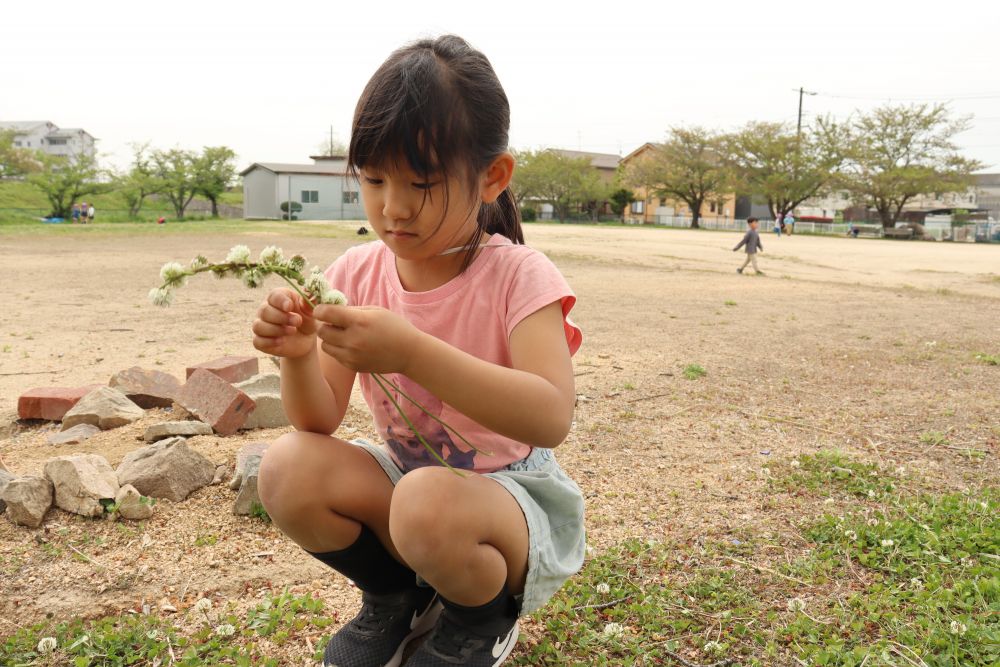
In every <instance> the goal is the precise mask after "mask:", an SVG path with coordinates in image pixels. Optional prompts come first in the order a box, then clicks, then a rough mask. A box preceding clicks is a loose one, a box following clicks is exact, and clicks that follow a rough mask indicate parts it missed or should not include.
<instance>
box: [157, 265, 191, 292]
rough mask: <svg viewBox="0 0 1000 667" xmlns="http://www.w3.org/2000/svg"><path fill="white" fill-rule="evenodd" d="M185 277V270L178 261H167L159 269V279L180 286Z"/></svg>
mask: <svg viewBox="0 0 1000 667" xmlns="http://www.w3.org/2000/svg"><path fill="white" fill-rule="evenodd" d="M186 279H187V271H185V270H184V267H183V266H182V265H181V263H180V262H167V263H166V264H164V265H163V268H161V269H160V280H162V281H163V282H164V283H170V284H171V285H176V286H177V287H180V286H181V285H183V284H184V282H185V280H186Z"/></svg>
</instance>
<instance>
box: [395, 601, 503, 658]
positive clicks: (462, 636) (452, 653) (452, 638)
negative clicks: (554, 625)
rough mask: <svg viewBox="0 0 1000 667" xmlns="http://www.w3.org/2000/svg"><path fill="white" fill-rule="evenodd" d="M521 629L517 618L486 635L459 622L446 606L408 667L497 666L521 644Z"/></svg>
mask: <svg viewBox="0 0 1000 667" xmlns="http://www.w3.org/2000/svg"><path fill="white" fill-rule="evenodd" d="M517 633H518V629H517V621H516V620H515V621H513V622H512V624H511V625H510V626H508V627H507V629H506V630H503V631H501V632H500V633H499V635H490V636H483V635H480V634H477V633H475V632H473V631H472V630H471V629H469V628H467V627H465V626H463V625H460V624H459V623H457V622H456V621H455V619H454V618H453V617H452V615H451V613H450V611H449V610H448V609H445V611H444V613H443V614H441V618H440V619H439V620H438V623H437V625H435V626H434V631H433V632H431V634H430V635H428V636H427V639H425V640H424V643H423V644H422V645H421V646H420V648H418V649H417V651H416V652H415V653H414V654H413V656H412V657H411V658H410V659H409V660H407V661H406V667H435V666H439V665H469V666H470V667H497V665H500V664H502V663H503V661H504V660H506V659H507V656H509V655H510V653H511V651H513V650H514V646H516V645H517Z"/></svg>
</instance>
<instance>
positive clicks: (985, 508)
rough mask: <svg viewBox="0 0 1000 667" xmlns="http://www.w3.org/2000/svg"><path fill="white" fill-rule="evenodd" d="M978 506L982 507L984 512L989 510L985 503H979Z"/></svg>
mask: <svg viewBox="0 0 1000 667" xmlns="http://www.w3.org/2000/svg"><path fill="white" fill-rule="evenodd" d="M979 506H980V507H982V508H983V509H984V510H988V509H989V508H990V506H989V505H988V504H987V503H985V502H982V503H979Z"/></svg>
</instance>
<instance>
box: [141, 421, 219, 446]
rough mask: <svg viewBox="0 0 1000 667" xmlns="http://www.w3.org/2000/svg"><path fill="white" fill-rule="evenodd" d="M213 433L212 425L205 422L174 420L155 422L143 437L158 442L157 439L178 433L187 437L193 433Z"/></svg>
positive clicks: (148, 440)
mask: <svg viewBox="0 0 1000 667" xmlns="http://www.w3.org/2000/svg"><path fill="white" fill-rule="evenodd" d="M212 433H213V431H212V427H211V426H209V425H208V424H206V423H205V422H199V421H183V422H178V421H174V422H164V423H162V424H153V425H152V426H150V427H149V428H147V429H146V434H145V435H143V436H142V438H143V440H145V441H147V442H156V441H157V440H163V439H164V438H172V437H174V436H178V435H179V436H182V437H185V438H187V437H190V436H192V435H212Z"/></svg>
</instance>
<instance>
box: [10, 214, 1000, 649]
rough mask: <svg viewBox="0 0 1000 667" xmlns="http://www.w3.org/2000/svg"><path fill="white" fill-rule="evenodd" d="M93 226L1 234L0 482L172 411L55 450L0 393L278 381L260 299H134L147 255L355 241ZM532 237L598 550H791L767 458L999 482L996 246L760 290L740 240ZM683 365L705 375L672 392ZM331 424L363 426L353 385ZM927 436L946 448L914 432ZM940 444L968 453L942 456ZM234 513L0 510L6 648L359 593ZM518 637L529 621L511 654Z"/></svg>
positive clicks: (913, 246) (219, 458) (319, 259)
mask: <svg viewBox="0 0 1000 667" xmlns="http://www.w3.org/2000/svg"><path fill="white" fill-rule="evenodd" d="M95 227H96V229H89V230H87V233H83V232H82V231H81V232H80V233H63V234H57V235H56V234H53V235H49V234H16V235H15V234H11V235H7V236H0V285H2V290H0V457H2V458H3V460H4V462H5V463H6V465H7V467H8V468H9V469H10V470H11V471H12V472H15V473H18V474H20V473H29V474H38V473H40V471H41V468H42V464H43V463H44V461H45V460H46V459H47V458H49V457H51V456H55V455H59V454H65V453H73V452H96V453H100V454H102V455H104V456H106V457H107V458H108V460H109V461H110V462H111V463H112V464H113V465H114V464H117V463H118V462H119V461H120V460H121V458H122V457H123V456H124V455H125V454H126V453H127V452H128V451H131V450H132V449H134V448H136V447H138V446H140V444H141V443H139V442H138V440H137V437H138V436H140V435H141V433H142V431H143V430H144V428H145V426H147V425H148V424H152V423H156V422H158V421H162V420H165V419H168V418H169V415H168V413H167V412H165V411H151V412H149V413H148V414H147V417H146V418H145V419H144V420H142V421H141V422H139V423H137V424H134V425H131V426H129V427H125V428H121V429H117V430H113V431H108V432H104V433H102V434H100V435H99V436H97V437H94V438H93V439H91V440H89V441H87V442H86V443H85V444H83V445H74V446H68V447H67V446H63V447H56V446H52V445H49V444H47V442H46V436H47V435H49V434H51V433H52V432H53V430H54V429H55V428H56V426H54V425H48V424H22V423H19V422H17V421H16V404H17V398H18V396H19V395H21V394H22V393H23V392H25V391H26V390H28V389H30V388H32V387H35V386H48V385H61V386H75V385H81V384H89V383H98V382H107V380H108V379H109V378H110V377H111V375H113V374H114V373H115V372H117V371H119V370H122V369H125V368H128V367H130V366H134V365H140V366H143V367H147V368H155V369H158V370H161V371H166V372H169V373H173V374H175V375H177V376H178V377H183V376H184V369H185V367H187V366H188V365H192V364H195V363H199V362H202V361H206V360H209V359H212V358H215V357H218V356H221V355H224V354H239V355H257V356H259V357H260V364H261V369H262V370H271V369H272V368H273V366H272V363H271V361H270V360H269V359H268V358H266V357H265V356H263V355H259V354H258V353H257V352H256V351H255V350H254V349H253V347H252V346H251V344H250V336H249V322H250V321H251V320H252V317H253V313H254V311H255V309H256V307H257V303H258V302H259V300H260V298H261V294H255V293H251V292H249V291H248V290H246V288H244V287H242V286H241V285H240V284H239V283H238V282H236V281H221V282H220V281H215V280H214V279H211V278H209V277H201V278H202V279H201V280H195V281H192V283H191V284H190V286H188V287H186V288H184V289H183V290H181V291H180V292H179V293H178V296H177V299H176V302H175V305H174V306H173V307H171V308H169V309H160V308H156V307H153V306H152V305H149V304H148V302H147V301H146V294H147V292H148V291H149V289H150V288H151V287H152V286H154V285H155V284H156V283H157V278H158V272H159V267H160V266H161V265H162V264H163V263H164V262H166V261H169V260H180V261H187V260H189V259H190V258H191V257H193V256H194V255H195V254H197V253H198V252H202V253H204V254H206V255H207V256H208V257H210V258H213V259H214V258H221V257H223V256H224V255H225V253H226V251H227V250H228V248H229V247H230V246H232V245H234V244H236V243H246V244H247V245H249V246H250V247H251V248H252V249H253V250H259V249H260V248H262V247H263V246H264V245H269V244H276V245H280V246H282V247H284V249H285V251H286V253H291V252H300V253H302V254H305V255H306V257H307V258H309V260H310V261H312V262H315V263H319V264H324V265H325V264H326V263H328V262H329V261H331V260H332V259H333V258H334V257H336V256H337V255H338V254H339V253H340V252H341V251H343V249H345V248H346V247H348V246H349V245H352V244H354V243H357V242H358V237H356V236H355V235H354V234H353V230H354V229H355V228H356V225H352V224H346V223H345V224H343V225H331V224H329V223H324V224H322V225H319V224H316V225H314V226H313V227H310V225H306V224H302V225H299V226H298V227H296V228H294V229H292V228H289V227H285V226H281V225H249V224H248V225H247V231H246V232H245V233H242V234H239V235H235V236H234V235H232V234H226V235H216V234H197V235H186V234H182V233H177V232H176V231H174V230H172V231H170V232H169V233H162V234H161V233H142V234H136V235H134V236H133V235H128V236H127V235H124V234H121V233H117V232H116V233H103V232H102V231H101V226H100V225H97V226H95ZM310 229H315V230H323V231H324V236H323V237H322V238H312V237H310V236H309V234H310V233H311V232H310V231H308V230H310ZM303 230H306V231H303ZM331 230H335V231H333V232H331ZM527 236H528V241H529V243H530V244H532V245H533V246H535V247H537V248H539V249H541V250H543V251H545V252H546V253H547V254H549V256H550V257H551V258H552V259H553V261H555V262H556V264H557V265H558V266H559V267H560V269H561V270H562V271H563V272H564V274H565V275H566V276H567V278H568V279H569V281H570V283H571V285H573V287H574V289H575V290H576V291H577V293H578V296H579V304H578V306H577V308H576V310H575V311H574V313H573V316H574V319H576V320H577V322H578V323H579V324H580V325H581V326H582V327H583V329H584V334H585V341H584V347H583V348H582V350H581V351H580V353H579V354H578V355H577V357H576V359H575V363H576V374H577V392H578V394H579V395H580V396H579V404H578V409H577V415H576V422H575V425H574V429H573V431H572V433H571V435H570V437H569V438H568V440H567V441H566V442H565V443H564V444H563V445H562V446H561V447H560V448H559V450H558V454H559V456H560V460H561V461H562V463H563V466H564V467H565V468H566V469H567V470H569V471H571V473H572V474H573V475H574V477H575V478H576V479H577V480H578V481H579V483H580V485H581V486H582V487H583V489H584V491H585V493H586V494H587V497H588V531H589V541H590V543H591V545H592V546H593V547H594V549H596V550H600V549H602V548H604V547H606V546H607V545H610V544H613V543H615V542H617V541H619V540H622V539H624V538H626V537H631V536H638V537H643V538H650V539H668V540H700V539H709V538H712V539H715V538H720V537H724V536H727V535H736V534H740V533H741V532H743V531H753V532H755V533H758V534H771V535H774V539H775V540H776V541H777V542H778V543H781V542H783V541H784V540H785V539H786V538H787V539H793V538H791V537H789V536H788V534H789V532H794V531H793V529H792V528H791V526H790V521H789V519H790V514H789V512H787V511H783V510H782V508H781V505H780V503H779V504H778V506H777V507H776V506H775V502H774V498H768V497H767V492H766V487H765V485H764V482H763V478H762V474H761V470H762V469H763V468H764V467H766V465H767V463H768V461H772V460H776V459H779V458H786V457H790V456H792V455H795V454H799V453H802V452H813V451H817V450H819V449H829V448H839V449H842V450H845V451H848V452H850V453H851V455H852V456H855V457H856V458H859V459H866V460H876V461H880V462H883V463H886V464H887V465H888V464H895V463H899V464H901V465H906V466H907V467H908V469H910V470H914V471H919V474H920V478H921V484H923V485H925V486H929V487H940V488H948V489H957V488H965V487H967V486H977V485H980V484H996V482H997V478H998V476H1000V473H998V471H997V469H998V467H997V465H996V455H997V453H998V448H1000V427H998V424H1000V394H998V392H997V390H996V388H997V386H1000V367H997V366H989V365H986V364H983V363H981V362H979V361H977V360H976V358H975V355H976V354H977V353H988V354H1000V327H998V326H997V321H998V318H997V316H998V314H1000V247H997V246H985V245H976V244H962V245H959V244H943V243H920V242H891V241H874V240H863V239H845V238H823V237H809V236H801V235H800V236H795V237H791V238H789V237H785V238H782V239H775V238H774V237H772V236H768V235H765V236H764V245H765V249H766V252H765V253H764V254H763V255H762V256H761V257H760V265H761V269H762V270H763V271H765V273H766V274H767V276H766V277H759V278H758V277H754V276H748V275H742V276H741V275H737V274H736V272H735V268H736V266H738V265H739V263H740V262H741V260H742V255H737V254H734V253H732V252H729V251H730V250H731V248H732V247H733V246H734V245H735V244H736V242H737V241H738V239H739V235H737V234H735V233H722V232H695V231H686V230H662V229H648V228H641V229H640V228H593V227H582V226H570V225H566V226H561V225H546V226H529V227H528V229H527ZM688 364H699V365H701V366H702V367H704V369H705V370H706V371H707V375H706V376H705V377H703V378H701V379H699V380H693V381H692V380H687V379H685V378H684V376H683V373H682V370H683V368H684V367H685V366H686V365H688ZM345 428H346V429H347V430H348V432H350V433H357V434H370V427H369V424H368V417H367V413H366V410H365V409H364V405H363V402H361V401H360V400H359V399H357V397H356V400H355V405H354V407H353V408H352V410H351V412H350V413H349V415H348V418H347V421H346V426H345ZM927 431H938V432H941V433H946V434H947V435H948V439H949V442H950V443H952V444H953V445H955V446H956V448H955V449H947V448H941V447H929V446H928V445H927V444H926V443H922V442H920V440H919V434H921V433H923V432H927ZM280 432H281V430H276V431H270V432H266V431H260V432H254V433H246V434H242V435H240V436H236V437H231V438H222V437H218V436H203V437H197V438H193V439H192V441H191V443H192V446H194V447H195V448H196V449H198V450H199V451H201V452H202V453H204V454H206V455H207V456H209V457H210V458H212V459H213V460H214V461H216V462H218V463H226V464H228V465H232V463H233V457H234V454H235V452H236V451H237V450H238V449H239V447H240V446H241V445H242V444H244V443H245V442H249V441H254V440H266V439H268V438H273V437H275V436H276V435H278V434H280ZM960 447H976V448H979V449H981V450H984V451H986V452H987V456H985V457H984V458H981V459H976V460H972V459H969V457H962V456H960V454H959V453H958V451H957V449H958V448H960ZM233 499H234V493H233V492H232V491H230V490H229V489H228V488H226V487H225V486H213V487H208V488H206V489H203V490H201V491H199V492H197V493H195V494H194V495H193V496H192V497H191V498H190V499H188V500H186V501H184V502H182V503H177V504H173V503H170V502H167V501H163V502H160V503H158V504H157V506H156V513H155V515H154V518H153V519H151V520H150V521H148V522H145V523H142V524H127V525H126V524H121V523H111V522H106V521H94V520H87V519H83V518H81V517H77V516H73V515H70V514H67V513H64V512H61V511H55V510H54V511H52V512H51V513H50V514H49V516H48V518H47V520H46V522H45V525H44V527H43V528H42V529H38V530H28V529H25V528H22V527H15V526H13V525H12V524H11V523H10V522H9V521H7V520H6V519H2V520H0V558H2V560H0V591H2V592H3V593H2V595H0V619H3V620H2V621H0V636H4V635H6V634H8V633H9V632H12V631H13V630H14V629H15V628H16V627H20V626H23V625H25V624H27V623H30V622H32V621H35V620H38V619H40V618H43V617H45V616H46V615H52V616H53V617H55V618H69V617H75V616H94V615H98V614H103V613H114V612H117V611H120V610H122V609H141V608H142V606H143V604H150V605H152V606H153V609H156V608H158V605H159V604H160V602H161V601H168V602H170V603H171V604H173V605H174V606H177V607H179V608H181V609H183V608H184V607H186V606H189V605H190V604H191V603H192V602H193V601H194V600H196V599H197V597H198V596H200V595H210V596H214V597H215V599H217V600H219V601H221V600H229V601H233V602H234V604H236V605H237V606H240V605H249V604H251V603H253V602H255V601H256V600H258V598H259V597H260V596H261V595H265V594H268V592H269V591H270V590H272V588H273V589H275V590H280V589H281V588H283V587H285V586H289V587H293V590H296V591H299V592H301V591H306V590H308V591H313V592H315V593H316V594H318V595H320V596H322V597H323V598H324V599H325V600H326V601H327V602H328V608H329V609H333V610H337V611H338V613H339V614H340V616H341V618H350V616H351V615H352V614H353V612H354V609H355V608H356V605H357V600H358V596H357V592H356V591H355V590H353V589H351V588H350V587H349V586H348V585H347V584H346V582H345V581H344V580H343V579H341V578H340V577H339V576H337V575H334V574H332V573H330V572H329V571H326V570H324V569H323V568H322V567H320V566H319V565H317V564H315V563H314V562H313V561H312V560H311V559H310V558H308V557H307V556H304V555H303V553H302V552H301V551H300V550H298V549H297V548H295V547H294V546H293V545H292V544H291V543H290V542H289V541H288V540H287V539H285V538H284V537H283V536H282V535H281V534H280V532H278V531H277V530H276V529H275V528H274V527H273V526H270V525H267V524H264V523H262V522H261V521H259V520H254V519H249V518H243V517H234V516H232V514H231V506H232V501H233ZM46 545H48V546H46ZM533 632H537V628H533V627H532V626H531V625H530V624H529V627H528V641H530V637H531V635H532V633H533ZM299 649H301V650H302V651H303V652H305V650H306V648H305V646H301V647H299ZM286 650H289V651H294V650H298V649H296V648H295V647H291V648H288V649H286ZM290 655H291V654H290ZM291 662H292V659H291V657H289V663H290V664H291ZM296 664H301V663H296Z"/></svg>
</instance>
